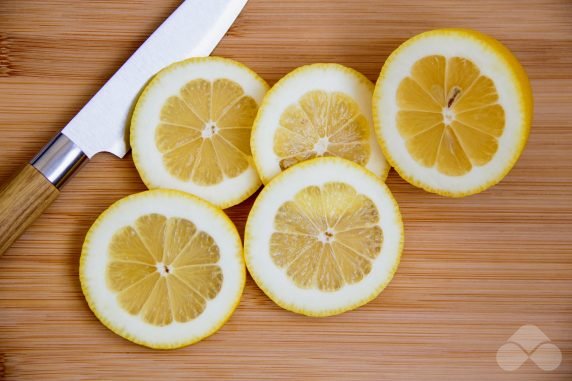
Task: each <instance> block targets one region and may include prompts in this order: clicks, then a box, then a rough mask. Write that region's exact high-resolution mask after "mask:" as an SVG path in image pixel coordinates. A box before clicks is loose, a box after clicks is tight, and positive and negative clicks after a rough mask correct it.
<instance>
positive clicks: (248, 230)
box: [244, 156, 405, 317]
mask: <svg viewBox="0 0 572 381" xmlns="http://www.w3.org/2000/svg"><path fill="white" fill-rule="evenodd" d="M322 161H330V162H335V163H337V164H338V165H340V166H348V167H352V168H355V169H357V170H359V171H361V172H362V173H364V174H366V175H367V176H368V177H370V178H371V179H373V180H374V181H375V182H377V183H378V184H379V185H381V186H382V187H383V188H385V189H387V190H389V188H388V187H387V185H386V184H385V182H384V181H383V180H382V179H380V178H379V177H378V176H376V175H375V174H374V173H373V172H371V171H369V170H368V169H366V168H364V167H362V166H361V165H359V164H356V163H354V162H353V161H350V160H346V159H342V158H339V157H332V156H331V157H319V158H314V159H310V160H306V161H303V162H301V163H298V164H296V165H294V166H292V167H290V168H288V169H286V170H285V171H283V172H281V173H280V174H278V175H277V176H276V177H274V178H273V179H272V181H271V182H270V183H269V184H267V185H266V186H265V187H264V188H263V189H262V191H261V192H260V194H259V196H258V197H257V199H256V201H255V202H254V205H253V206H252V209H251V210H250V213H249V216H248V219H247V221H246V226H245V231H244V261H245V263H246V268H247V269H248V272H249V274H250V276H251V277H252V279H253V280H254V282H255V283H256V285H257V286H258V287H259V288H260V289H261V290H262V291H263V292H264V294H265V295H266V296H268V297H269V298H270V299H271V300H272V301H273V302H274V303H276V304H277V305H278V306H280V307H282V308H283V309H285V310H287V311H290V312H294V313H297V314H300V315H305V316H309V317H328V316H334V315H339V314H342V313H344V312H348V311H352V310H355V309H357V308H359V307H361V306H363V305H365V304H367V303H369V302H371V301H372V300H374V299H375V298H377V297H378V296H379V294H380V293H381V292H382V291H383V290H384V289H385V288H386V287H387V285H388V284H389V283H390V282H391V280H392V279H393V277H394V276H395V273H396V272H397V268H398V267H399V263H400V262H401V256H402V253H403V247H404V240H405V230H404V227H403V219H402V217H401V214H400V213H397V214H396V221H394V222H395V224H396V225H397V226H399V227H400V240H399V249H398V253H397V257H396V260H395V262H394V264H393V266H392V268H391V270H390V272H389V275H388V276H387V277H386V279H385V280H384V282H383V283H381V284H380V285H379V286H378V287H377V288H376V289H375V290H374V291H372V292H371V293H370V294H369V295H367V296H365V297H363V298H360V299H359V300H356V301H355V302H354V303H350V304H348V305H346V306H344V307H341V308H335V309H324V310H320V311H311V310H307V309H304V308H300V307H298V306H297V305H294V304H292V303H288V302H285V301H284V300H282V299H281V298H280V297H279V296H277V295H275V294H274V293H272V292H271V291H270V289H269V288H268V287H267V286H266V284H265V282H264V280H263V279H262V278H261V277H259V276H258V274H257V273H256V271H254V269H253V267H252V263H251V259H250V256H251V254H250V252H251V248H250V241H251V240H252V236H253V235H256V232H253V231H252V230H253V228H252V226H251V224H250V221H251V218H250V217H251V216H253V215H255V214H256V213H257V211H258V209H259V208H260V204H261V202H262V200H264V198H265V197H266V194H267V193H268V192H270V191H271V189H273V188H274V187H275V186H277V185H276V184H280V183H282V182H284V181H285V179H287V178H288V176H289V175H290V173H292V172H294V171H299V170H301V169H304V168H307V167H311V166H313V165H315V164H317V163H319V162H322ZM387 195H388V196H389V197H390V199H391V201H392V203H393V205H394V206H395V208H396V209H397V210H399V205H398V204H397V201H396V200H395V198H394V197H393V195H392V193H391V192H390V191H388V192H387Z"/></svg>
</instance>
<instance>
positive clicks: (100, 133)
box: [62, 0, 248, 158]
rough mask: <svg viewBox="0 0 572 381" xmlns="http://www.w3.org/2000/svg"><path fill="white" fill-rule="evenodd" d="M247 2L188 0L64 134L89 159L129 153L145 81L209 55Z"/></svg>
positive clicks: (94, 98) (82, 111)
mask: <svg viewBox="0 0 572 381" xmlns="http://www.w3.org/2000/svg"><path fill="white" fill-rule="evenodd" d="M247 1H248V0H186V1H184V2H183V3H182V4H181V5H180V6H179V7H178V8H177V10H175V12H174V13H173V14H172V15H171V16H169V18H168V19H167V20H166V21H165V22H164V23H163V24H162V25H161V26H160V27H159V28H158V29H157V30H156V31H155V32H154V33H153V34H152V35H151V36H150V37H149V38H148V39H147V41H145V42H144V43H143V45H141V47H139V49H138V50H137V51H136V52H135V53H134V54H133V55H132V56H131V57H130V58H129V59H128V60H127V62H125V64H124V65H123V66H122V67H121V68H120V69H119V70H118V71H117V72H116V73H115V74H114V75H113V77H111V79H110V80H109V81H108V82H107V83H106V84H105V85H104V86H103V87H102V88H101V89H100V90H99V92H98V93H97V94H96V95H95V96H94V97H93V98H92V99H91V100H90V101H89V102H88V103H87V104H86V105H85V106H84V107H83V109H82V110H81V111H80V112H79V113H78V114H77V115H76V116H75V117H74V118H73V119H72V120H71V121H70V122H69V124H68V125H67V126H66V127H65V128H64V129H63V131H62V133H63V134H64V135H65V136H67V137H68V138H69V139H70V140H71V141H72V142H73V143H75V145H77V146H78V147H79V148H80V149H81V150H82V151H83V153H84V154H85V155H86V156H87V157H88V158H92V157H93V156H94V155H95V154H96V153H98V152H111V153H113V154H115V155H117V156H119V157H123V156H125V154H127V152H128V151H129V139H128V131H129V128H128V126H129V118H130V115H131V111H132V109H133V106H134V103H135V101H136V99H137V97H138V95H139V93H140V91H141V90H142V88H143V87H144V85H145V84H146V83H147V81H148V80H149V79H150V78H151V77H152V76H153V75H154V74H155V73H156V72H158V71H159V70H161V69H162V68H164V67H165V66H167V65H169V64H171V63H174V62H176V61H180V60H183V59H185V58H189V57H199V56H208V55H209V54H210V53H211V52H212V51H213V49H214V48H215V47H216V45H217V44H218V43H219V41H220V40H221V39H222V38H223V36H224V35H225V33H226V32H227V31H228V29H229V28H230V26H231V25H232V23H233V22H234V20H235V19H236V18H237V17H238V15H239V13H240V11H241V10H242V8H243V7H244V6H245V4H246V2H247Z"/></svg>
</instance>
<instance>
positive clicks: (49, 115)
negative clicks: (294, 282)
mask: <svg viewBox="0 0 572 381" xmlns="http://www.w3.org/2000/svg"><path fill="white" fill-rule="evenodd" d="M178 3H179V1H178V0H162V1H154V0H130V1H126V0H98V1H95V0H93V1H62V0H0V183H1V182H4V181H6V180H7V179H8V177H9V175H10V174H11V173H12V172H13V171H14V170H16V169H17V168H18V167H19V165H20V164H21V163H24V162H25V161H27V160H29V159H30V158H31V157H32V156H33V155H34V154H35V153H36V152H37V151H38V150H39V149H40V148H41V147H42V146H43V145H44V143H46V142H47V141H48V139H49V138H50V137H51V136H52V135H53V134H54V133H56V132H57V131H58V130H59V129H60V128H62V127H63V126H64V125H65V124H66V122H67V121H68V120H69V119H70V118H71V117H72V116H73V115H74V114H75V113H76V112H77V111H78V110H79V109H80V108H81V106H82V105H83V104H84V103H85V102H86V101H87V100H88V99H89V98H90V97H91V96H92V95H93V94H94V93H95V92H96V91H97V89H98V88H99V87H100V86H101V85H103V84H104V82H105V80H106V79H107V78H108V77H109V76H110V75H111V74H112V73H113V72H115V70H116V69H117V68H118V67H119V66H120V65H121V64H122V62H123V61H124V60H125V59H126V58H127V57H129V56H130V55H131V53H132V52H133V51H134V50H135V49H136V48H137V47H138V46H139V44H140V43H141V42H143V41H144V39H145V38H146V37H147V36H148V35H149V34H150V33H151V32H152V31H153V30H154V29H155V28H156V27H157V26H158V25H159V24H160V23H161V22H162V20H164V18H165V17H166V16H167V15H168V14H169V13H170V12H171V11H172V10H173V9H174V8H175V7H176V6H177V4H178ZM450 26H457V27H468V28H474V29H478V30H481V31H483V32H485V33H489V34H491V35H493V36H494V37H496V38H498V39H499V40H501V41H502V42H503V43H505V44H506V45H507V46H508V47H509V48H510V49H512V51H513V52H514V53H515V54H516V56H517V57H518V58H519V59H520V61H521V62H522V64H523V65H524V67H525V69H526V70H527V71H528V73H529V75H530V78H531V81H532V87H533V89H534V96H535V117H534V126H533V128H532V134H531V136H530V140H529V143H528V146H527V148H526V150H525V151H524V154H523V156H522V158H521V159H520V161H519V162H518V164H517V165H516V167H515V168H514V170H513V171H512V172H511V173H510V174H509V176H508V177H507V178H506V179H505V180H504V181H503V182H502V183H501V184H500V185H498V186H496V187H494V188H492V189H490V190H488V191H486V192H484V193H482V194H479V195H476V196H472V197H467V198H463V199H449V198H443V197H438V196H435V195H431V194H429V193H425V192H424V191H422V190H419V189H417V188H414V187H413V186H410V185H408V184H407V183H405V182H404V181H403V180H401V179H400V178H399V177H398V176H397V175H396V173H394V172H392V173H391V174H390V177H389V179H388V183H389V187H390V188H391V190H392V191H393V192H394V194H395V197H396V198H397V200H398V202H399V204H400V206H401V210H402V213H403V217H404V221H405V227H406V245H405V252H404V255H403V259H402V262H401V265H400V267H399V270H398V272H397V275H396V277H395V279H394V280H393V282H392V283H391V284H390V286H389V287H388V288H387V289H386V290H385V291H384V292H383V293H382V294H381V296H380V297H378V298H377V299H376V300H375V301H373V302H372V303H370V304H369V305H367V306H364V307H363V308H360V309H359V310H357V311H353V312H349V313H346V314H343V315H341V316H336V317H331V318H325V319H314V318H307V317H303V316H298V315H295V314H292V313H289V312H286V311H284V310H281V309H280V308H278V307H277V306H275V305H274V304H273V303H272V302H271V301H270V300H269V299H268V298H267V297H266V296H264V295H263V293H262V292H261V291H260V290H259V289H258V288H257V287H256V286H255V285H254V283H253V282H252V280H251V279H248V282H247V285H246V290H245V292H244V296H243V299H242V302H241V304H240V306H239V308H238V310H237V311H236V313H235V314H234V315H233V317H232V318H231V320H230V321H229V322H228V324H226V325H225V326H224V327H223V329H222V330H221V331H220V332H218V333H217V334H216V335H214V336H212V337H211V338H209V339H207V340H205V341H203V342H201V343H199V344H197V345H194V346H191V347H188V348H184V349H181V350H176V351H170V352H161V351H153V350H150V349H146V348H143V347H140V346H137V345H135V344H132V343H130V342H128V341H126V340H123V339H122V338H120V337H118V336H116V335H114V334H113V333H111V332H110V331H108V330H107V329H106V328H105V327H103V326H102V325H101V324H100V323H99V322H98V321H97V320H96V319H95V318H94V316H93V314H92V313H91V311H90V310H89V308H88V307H87V304H86V303H85V301H84V299H83V296H82V293H81V290H80V286H79V281H78V260H79V255H80V249H81V245H82V241H83V237H84V235H85V233H86V231H87V229H88V228H89V226H90V225H91V223H92V222H93V221H94V220H95V218H96V217H97V215H98V214H99V213H101V212H102V211H103V210H104V209H105V208H106V207H108V206H109V205H110V204H111V203H112V202H114V201H116V200H118V199H119V198H121V197H124V196H126V195H129V194H132V193H134V192H138V191H142V190H144V189H145V187H144V185H143V184H142V183H141V181H140V180H139V177H138V176H137V173H136V171H135V168H134V166H133V162H132V160H131V157H130V156H127V158H125V160H118V159H117V158H115V157H113V156H110V155H105V154H103V155H99V156H97V157H96V158H95V159H93V160H92V162H90V163H89V164H88V165H87V166H86V167H85V168H84V169H83V170H82V171H81V173H79V175H78V176H77V177H76V178H75V179H73V180H72V181H71V183H69V185H68V186H67V187H66V188H65V190H64V192H63V194H62V196H61V197H60V198H59V200H57V201H56V203H55V204H54V205H53V206H52V207H51V208H50V209H49V210H48V212H47V213H46V214H45V215H44V216H42V217H41V218H40V219H39V220H38V221H37V222H36V223H35V224H34V225H33V227H32V228H31V229H30V230H29V231H28V232H27V233H26V234H25V235H24V236H23V237H22V238H21V239H20V240H19V241H18V242H17V243H16V244H15V245H14V246H13V247H12V248H11V249H10V250H9V251H8V252H7V253H6V255H5V256H4V257H3V258H0V378H4V379H6V380H76V379H90V380H92V379H106V380H109V379H112V380H142V379H145V378H149V379H155V380H167V379H176V378H180V379H195V380H196V379H207V378H212V379H216V380H222V379H234V380H239V379H240V380H254V379H271V378H275V379H286V380H309V379H323V380H400V379H403V380H406V379H411V380H442V379H451V380H535V381H537V380H567V379H571V377H572V357H571V356H572V225H571V223H572V122H571V120H572V3H571V2H570V0H530V1H526V0H524V1H523V0H514V1H499V0H494V1H493V0H480V1H475V0H468V1H457V0H432V1H427V0H417V1H403V0H389V1H376V0H362V1H354V0H335V1H333V0H296V1H293V0H283V1H271V0H250V2H249V4H248V6H247V7H246V9H245V10H244V12H243V14H242V15H241V16H240V18H239V19H238V20H237V22H236V23H235V25H234V26H233V27H232V29H231V30H230V31H229V32H228V34H227V35H226V37H225V38H224V39H223V41H222V42H221V44H220V45H219V47H218V48H217V50H216V51H215V54H217V55H221V56H225V57H230V58H234V59H237V60H240V61H242V62H244V63H245V64H247V65H248V66H250V67H251V68H253V69H254V70H256V71H257V72H258V73H260V74H261V75H262V77H264V78H265V79H266V80H268V81H269V82H270V83H274V82H275V81H276V80H278V79H279V78H280V77H281V76H283V75H284V74H286V73H287V72H288V71H290V70H292V69H293V68H295V67H297V66H300V65H303V64H308V63H314V62H338V63H342V64H346V65H349V66H351V67H354V68H355V69H357V70H359V71H361V72H363V73H364V74H365V75H367V76H368V77H369V78H370V79H371V80H372V81H374V80H375V79H376V78H377V75H378V73H379V70H380V68H381V66H382V64H383V62H384V60H385V59H386V57H387V56H388V54H389V53H390V52H391V51H392V50H393V49H395V48H396V47H397V46H398V45H399V44H400V43H401V42H403V41H404V40H405V39H407V38H408V37H411V36H412V35H414V34H416V33H419V32H422V31H425V30H428V29H433V28H439V27H450ZM251 204H252V199H251V200H249V201H247V202H245V203H244V204H242V205H239V206H237V207H234V208H232V209H230V210H228V214H229V215H230V216H231V218H232V219H233V220H234V221H235V223H236V225H237V226H238V228H239V230H240V231H241V232H242V230H243V228H244V223H245V219H246V216H247V213H248V210H249V208H250V206H251ZM524 324H533V325H536V326H537V327H539V328H540V329H541V330H542V331H543V332H544V333H545V334H546V335H547V336H548V337H549V338H550V339H551V340H552V342H553V343H554V344H555V345H556V346H557V347H558V348H559V349H560V351H561V353H562V355H563V358H562V363H561V365H560V366H559V367H558V368H557V369H556V370H554V371H551V372H545V371H543V370H541V369H540V368H539V367H537V366H536V365H535V364H534V363H533V362H532V361H528V362H526V363H525V364H524V365H523V366H522V367H521V368H520V369H518V370H516V371H513V372H506V371H503V370H502V369H501V368H500V367H499V365H498V364H497V361H496V353H497V349H498V348H499V347H500V346H502V345H503V344H504V343H505V342H506V341H507V340H508V339H509V337H510V336H511V335H512V334H513V333H514V332H515V331H516V330H517V329H518V328H519V327H521V326H522V325H524Z"/></svg>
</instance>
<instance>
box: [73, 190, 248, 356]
mask: <svg viewBox="0 0 572 381" xmlns="http://www.w3.org/2000/svg"><path fill="white" fill-rule="evenodd" d="M153 194H161V195H166V196H168V195H174V196H180V197H185V198H187V199H189V200H191V201H192V202H195V203H200V204H202V205H203V206H205V207H206V208H207V209H209V210H211V211H212V212H213V213H215V214H217V215H218V216H220V217H221V218H222V219H223V221H225V225H226V228H228V230H229V231H230V232H233V236H234V237H235V240H237V242H236V243H237V245H238V247H239V248H242V247H243V246H242V242H241V240H240V236H239V235H238V232H237V230H236V227H235V226H234V224H233V223H232V221H231V220H230V218H229V217H228V216H227V215H226V214H225V213H224V212H223V211H222V210H220V209H219V208H217V207H216V206H214V205H213V204H211V203H209V202H208V201H205V200H203V199H201V198H199V197H197V196H194V195H192V194H189V193H186V192H182V191H178V190H171V189H154V190H148V191H144V192H140V193H136V194H133V195H130V196H127V197H125V198H122V199H120V200H118V201H116V202H114V203H113V204H112V205H111V206H110V207H109V208H107V209H106V210H105V211H104V212H103V213H101V214H100V215H99V216H98V217H97V219H96V220H95V222H94V223H93V225H92V226H91V228H90V229H89V231H88V232H87V235H86V237H85V241H84V243H83V246H82V252H81V257H80V262H79V280H80V285H81V290H82V293H83V295H84V297H85V300H86V301H87V304H88V306H89V309H90V310H91V311H92V312H93V314H94V315H95V317H97V319H98V320H99V321H100V322H101V323H102V324H103V325H104V326H105V327H106V328H108V329H109V330H110V331H112V332H113V333H115V334H116V335H118V336H120V337H122V338H124V339H126V340H128V341H131V342H132V343H135V344H138V345H141V346H144V347H148V348H151V349H160V350H170V349H178V348H182V347H186V346H189V345H191V344H195V343H197V342H199V341H202V340H204V339H205V338H207V337H209V336H211V335H213V334H214V333H216V332H217V331H219V330H220V329H221V328H222V326H223V325H224V324H225V323H226V322H227V321H228V320H229V319H230V317H231V316H232V314H233V313H234V311H235V310H236V308H237V307H238V305H239V303H240V299H241V296H242V294H243V291H244V285H245V283H246V268H245V266H244V253H243V249H241V250H240V251H239V253H238V259H239V261H240V262H241V263H242V266H241V274H240V284H241V285H240V287H241V288H240V290H239V292H238V293H237V295H238V297H237V298H236V299H235V300H233V301H232V305H231V307H230V309H229V312H228V313H227V314H226V315H224V316H223V317H222V318H221V319H220V320H219V322H218V323H217V324H216V325H214V326H213V327H212V328H211V329H210V330H208V331H207V332H205V333H204V334H203V335H200V336H199V337H195V338H193V339H191V340H187V341H184V340H183V341H179V342H173V343H170V344H165V345H157V344H153V343H150V342H147V341H144V340H140V339H139V338H137V337H135V336H134V335H131V334H128V333H126V332H125V331H123V330H121V329H120V328H119V327H117V326H116V325H115V324H114V323H113V322H112V321H110V320H109V319H107V317H106V316H105V315H104V314H103V313H100V311H99V309H98V308H97V306H96V305H95V302H94V301H93V299H92V298H91V292H90V289H89V287H88V285H87V284H88V282H87V280H86V276H87V275H86V271H87V270H86V264H85V262H86V257H87V255H88V251H89V247H90V244H91V240H92V237H91V236H92V234H93V232H94V231H95V230H96V229H97V228H98V227H99V225H101V224H102V223H103V222H104V221H105V219H106V218H107V216H108V215H109V214H110V213H111V212H112V211H113V210H114V209H116V208H118V207H119V206H120V205H122V204H123V203H126V202H130V201H132V200H133V199H138V198H145V197H147V196H149V195H153Z"/></svg>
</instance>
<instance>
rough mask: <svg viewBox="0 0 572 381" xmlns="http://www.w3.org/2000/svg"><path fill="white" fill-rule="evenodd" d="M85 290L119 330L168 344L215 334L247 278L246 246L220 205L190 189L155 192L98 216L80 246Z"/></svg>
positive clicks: (97, 312)
mask: <svg viewBox="0 0 572 381" xmlns="http://www.w3.org/2000/svg"><path fill="white" fill-rule="evenodd" d="M80 281H81V288H82V290H83V293H84V295H85V298H86V300H87V302H88V304H89V307H90V308H91V310H92V311H93V312H94V314H95V315H96V316H97V318H98V319H99V320H100V321H101V322H102V323H103V324H104V325H105V326H107V327H108V328H109V329H111V330H112V331H113V332H115V333H116V334H118V335H120V336H122V337H124V338H126V339H128V340H130V341H132V342H135V343H137V344H140V345H144V346H147V347H151V348H159V349H171V348H178V347H182V346H185V345H189V344H192V343H195V342H197V341H199V340H202V339H203V338H205V337H207V336H209V335H211V334H213V333H214V332H216V331H217V330H218V329H219V328H220V327H222V325H223V324H224V323H225V322H226V321H227V320H228V318H229V317H230V315H231V314H232V312H233V311H234V310H235V308H236V306H237V305H238V302H239V300H240V296H241V294H242V290H243V287H244V281H245V268H244V261H243V257H242V245H241V242H240V237H239V235H238V233H237V231H236V228H235V227H234V225H233V224H232V222H231V221H230V220H229V219H228V217H227V216H226V215H225V214H224V213H223V212H222V210H220V209H218V208H216V207H214V206H212V205H211V204H209V203H207V202H206V201H203V200H201V199H199V198H197V197H194V196H192V195H189V194H186V193H183V192H179V191H174V190H152V191H147V192H143V193H139V194H135V195H132V196H129V197H126V198H124V199H122V200H120V201H118V202H116V203H115V204H113V205H112V206H111V207H110V208H109V209H107V210H106V211H105V212H103V213H102V214H101V216H99V218H98V219H97V220H96V221H95V223H94V224H93V226H92V227H91V229H90V230H89V232H88V233H87V236H86V238H85V243H84V245H83V250H82V254H81V260H80Z"/></svg>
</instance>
